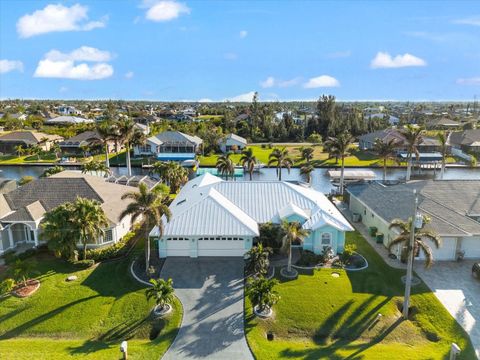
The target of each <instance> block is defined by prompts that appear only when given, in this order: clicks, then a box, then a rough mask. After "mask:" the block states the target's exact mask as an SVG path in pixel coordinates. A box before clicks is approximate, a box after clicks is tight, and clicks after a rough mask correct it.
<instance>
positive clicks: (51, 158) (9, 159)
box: [0, 153, 60, 165]
mask: <svg viewBox="0 0 480 360" xmlns="http://www.w3.org/2000/svg"><path fill="white" fill-rule="evenodd" d="M58 161H60V159H59V158H55V155H54V154H48V153H47V154H44V155H40V159H39V158H38V157H37V155H26V156H17V155H2V156H0V165H2V164H31V163H56V162H58Z"/></svg>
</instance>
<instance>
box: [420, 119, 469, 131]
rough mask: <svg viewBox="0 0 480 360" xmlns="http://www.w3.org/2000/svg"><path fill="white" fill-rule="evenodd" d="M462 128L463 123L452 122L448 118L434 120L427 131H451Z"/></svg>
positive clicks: (428, 124) (428, 125) (429, 123)
mask: <svg viewBox="0 0 480 360" xmlns="http://www.w3.org/2000/svg"><path fill="white" fill-rule="evenodd" d="M460 126H462V124H461V123H459V122H458V121H455V120H450V119H447V118H440V119H436V120H432V121H430V122H428V123H427V129H429V130H436V129H440V130H449V129H458V128H459V127H460Z"/></svg>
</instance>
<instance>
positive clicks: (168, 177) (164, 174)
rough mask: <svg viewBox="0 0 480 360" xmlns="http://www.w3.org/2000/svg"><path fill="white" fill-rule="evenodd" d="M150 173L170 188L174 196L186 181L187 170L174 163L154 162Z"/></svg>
mask: <svg viewBox="0 0 480 360" xmlns="http://www.w3.org/2000/svg"><path fill="white" fill-rule="evenodd" d="M152 173H154V174H157V175H158V176H159V177H160V179H161V180H162V181H163V182H164V183H165V184H167V185H168V186H169V187H170V190H171V192H172V194H176V193H177V192H178V190H179V189H180V187H181V186H183V185H184V184H185V183H186V182H187V181H188V170H187V169H185V168H184V167H183V166H181V165H180V164H179V163H177V162H174V161H157V162H155V163H154V164H153V168H152Z"/></svg>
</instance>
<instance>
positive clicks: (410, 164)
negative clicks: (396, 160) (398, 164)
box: [405, 155, 412, 181]
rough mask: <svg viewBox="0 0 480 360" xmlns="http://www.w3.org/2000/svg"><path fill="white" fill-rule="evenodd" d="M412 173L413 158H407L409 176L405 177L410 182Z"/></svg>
mask: <svg viewBox="0 0 480 360" xmlns="http://www.w3.org/2000/svg"><path fill="white" fill-rule="evenodd" d="M411 173H412V156H411V155H410V156H408V157H407V176H406V177H405V180H407V181H410V176H411Z"/></svg>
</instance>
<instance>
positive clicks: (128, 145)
mask: <svg viewBox="0 0 480 360" xmlns="http://www.w3.org/2000/svg"><path fill="white" fill-rule="evenodd" d="M125 147H126V148H127V175H128V176H132V165H131V163H130V144H129V143H126V144H125Z"/></svg>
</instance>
